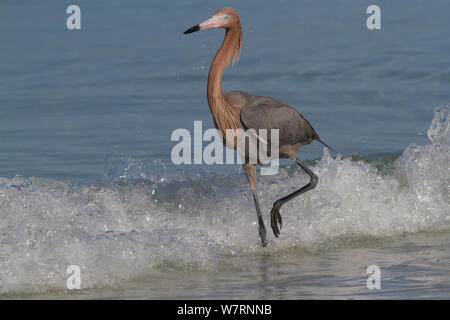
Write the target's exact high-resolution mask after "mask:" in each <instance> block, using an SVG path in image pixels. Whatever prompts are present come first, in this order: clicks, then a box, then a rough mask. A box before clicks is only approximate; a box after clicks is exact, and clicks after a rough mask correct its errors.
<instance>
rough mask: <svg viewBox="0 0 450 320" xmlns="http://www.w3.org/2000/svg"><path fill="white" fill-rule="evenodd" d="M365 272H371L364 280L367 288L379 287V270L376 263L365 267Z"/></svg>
mask: <svg viewBox="0 0 450 320" xmlns="http://www.w3.org/2000/svg"><path fill="white" fill-rule="evenodd" d="M366 273H371V275H370V276H369V277H368V278H367V280H366V286H367V289H370V290H373V289H377V290H379V289H381V270H380V267H379V266H377V265H370V266H368V267H367V269H366Z"/></svg>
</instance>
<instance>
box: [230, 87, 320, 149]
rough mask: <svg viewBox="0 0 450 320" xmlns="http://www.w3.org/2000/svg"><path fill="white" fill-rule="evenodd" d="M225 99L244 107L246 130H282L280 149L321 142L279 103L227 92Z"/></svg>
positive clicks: (295, 113) (299, 117)
mask: <svg viewBox="0 0 450 320" xmlns="http://www.w3.org/2000/svg"><path fill="white" fill-rule="evenodd" d="M225 99H226V100H227V101H229V102H230V103H234V104H236V105H238V106H239V107H241V115H240V117H241V123H242V125H243V127H244V129H246V130H247V129H255V130H259V129H279V139H280V141H279V142H280V146H283V145H295V144H302V145H303V144H308V143H310V142H311V141H313V140H315V139H317V138H319V136H318V134H317V133H316V131H315V130H314V129H313V127H312V126H311V125H310V124H309V122H308V121H307V120H306V119H305V118H304V117H303V116H302V115H301V114H300V113H299V112H298V111H297V110H295V109H294V108H292V107H291V106H289V105H287V104H286V103H284V102H282V101H280V100H277V99H274V98H270V97H262V96H254V95H251V94H248V93H245V92H242V91H230V92H227V93H226V94H225ZM268 137H270V133H268Z"/></svg>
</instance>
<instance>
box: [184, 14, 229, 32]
mask: <svg viewBox="0 0 450 320" xmlns="http://www.w3.org/2000/svg"><path fill="white" fill-rule="evenodd" d="M220 21H222V18H221V17H217V16H212V17H211V18H209V19H208V20H206V21H203V22H202V23H200V24H198V25H196V26H193V27H192V28H189V29H187V30H186V31H185V32H184V34H188V33H192V32H196V31H200V30H206V29H212V28H219V22H220Z"/></svg>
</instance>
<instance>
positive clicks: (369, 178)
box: [0, 106, 450, 293]
mask: <svg viewBox="0 0 450 320" xmlns="http://www.w3.org/2000/svg"><path fill="white" fill-rule="evenodd" d="M449 127H450V112H449V108H448V107H445V106H443V107H440V108H438V109H436V110H435V118H434V119H433V121H432V123H431V125H430V129H429V131H428V136H429V138H430V140H431V144H429V145H425V146H418V145H415V144H411V145H409V146H408V147H407V148H406V149H405V150H404V151H403V153H402V154H401V155H400V157H398V158H397V159H396V160H395V161H391V160H389V159H381V160H380V161H381V162H380V161H378V162H377V165H376V164H375V163H374V162H371V161H365V160H364V159H362V160H355V159H350V158H343V159H342V158H337V159H335V158H332V157H331V156H330V154H329V153H328V152H327V151H326V150H324V153H323V156H322V158H321V159H320V160H319V161H316V162H314V164H313V165H312V168H313V170H314V171H315V172H316V173H317V175H318V176H319V181H320V182H319V185H318V187H317V188H316V189H315V190H314V191H311V192H308V193H306V194H304V195H302V196H301V197H298V198H296V199H294V200H292V201H291V202H289V203H287V204H286V205H284V206H283V207H282V209H281V214H282V216H283V229H282V230H281V236H280V238H279V239H275V238H274V236H273V235H272V233H271V230H270V227H269V226H270V218H269V214H268V213H269V211H270V209H271V205H272V203H273V201H274V200H276V199H277V198H279V197H280V196H282V195H285V194H287V193H288V192H291V191H292V190H294V189H295V188H297V189H298V187H299V186H301V185H304V184H306V183H307V182H308V178H307V176H306V175H305V174H303V173H302V172H301V171H300V170H298V169H297V168H296V167H294V166H289V167H283V168H282V169H280V173H279V174H278V175H277V176H265V177H261V176H259V177H258V192H259V196H260V200H261V206H262V209H263V212H264V218H265V221H266V226H268V227H269V229H268V234H269V241H270V244H269V247H268V248H266V249H263V248H261V246H260V240H259V236H258V232H257V222H256V213H255V209H254V207H253V202H252V198H251V195H250V192H249V188H248V185H247V181H246V180H245V177H244V176H243V175H236V174H234V173H228V174H223V175H218V174H213V173H208V174H204V175H194V176H175V177H168V176H167V177H161V176H159V175H157V174H147V175H145V174H143V173H142V172H141V171H140V170H141V167H142V166H141V165H140V164H139V163H137V162H136V161H133V160H131V161H130V162H129V163H128V167H127V168H126V170H125V171H126V172H128V171H133V173H132V174H122V175H120V176H119V175H118V176H116V178H111V177H109V178H105V179H104V181H101V182H97V183H92V184H88V185H73V184H71V183H69V182H62V181H57V180H51V179H44V178H36V177H32V178H24V177H20V176H16V177H15V178H12V179H7V178H0V293H11V292H40V291H46V290H51V289H61V290H64V289H65V288H66V278H67V277H68V275H67V274H66V270H67V267H68V266H69V265H78V266H80V268H81V275H82V281H81V286H82V288H92V287H105V286H119V285H120V284H121V283H122V282H123V281H126V280H129V279H131V278H134V277H139V276H146V275H150V274H152V272H154V271H155V270H161V269H164V268H167V267H171V268H181V269H186V268H206V269H208V268H214V266H215V265H217V264H218V263H219V262H220V259H221V257H223V256H224V255H239V256H240V257H242V258H243V259H245V256H246V255H249V254H259V253H261V252H268V253H269V254H270V253H274V252H278V251H280V250H286V249H299V248H300V249H306V250H315V249H317V248H323V247H333V246H338V245H342V241H343V240H342V239H345V241H346V242H347V241H358V239H361V238H366V237H369V238H386V237H392V236H399V235H402V234H404V233H413V232H421V231H428V232H434V231H448V230H450V165H449V163H450V148H449V141H450V133H449V132H450V129H449ZM380 164H381V165H380ZM125 171H124V172H125ZM126 172H125V173H126Z"/></svg>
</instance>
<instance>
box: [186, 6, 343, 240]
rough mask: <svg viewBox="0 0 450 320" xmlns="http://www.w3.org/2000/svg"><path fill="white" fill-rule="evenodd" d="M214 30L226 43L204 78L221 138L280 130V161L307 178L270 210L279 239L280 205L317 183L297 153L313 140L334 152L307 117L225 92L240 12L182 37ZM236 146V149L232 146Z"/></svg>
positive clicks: (217, 16)
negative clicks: (221, 31) (294, 166)
mask: <svg viewBox="0 0 450 320" xmlns="http://www.w3.org/2000/svg"><path fill="white" fill-rule="evenodd" d="M213 28H223V29H225V39H224V40H223V43H222V46H221V47H220V49H219V51H217V54H216V56H215V57H214V60H213V62H212V64H211V68H210V69H209V75H208V88H207V97H208V104H209V109H210V110H211V113H212V117H213V119H214V124H215V126H216V128H217V129H218V130H219V131H220V132H221V134H222V136H223V137H225V136H226V130H227V129H233V130H237V129H243V130H248V129H254V130H256V131H258V130H260V129H266V130H270V129H278V130H279V157H280V158H289V159H291V160H293V161H294V162H296V163H297V164H298V165H299V166H300V168H302V169H303V170H304V171H305V172H306V173H307V174H308V175H309V177H310V181H309V183H308V184H307V185H305V186H303V187H301V188H300V189H298V190H297V191H294V192H292V193H291V194H289V195H287V196H285V197H283V198H281V199H278V200H276V201H275V202H274V204H273V207H272V210H271V211H270V220H271V227H272V230H273V233H274V235H275V236H276V237H278V236H279V235H280V229H281V226H282V220H281V215H280V208H281V206H282V205H283V204H285V203H286V202H288V201H289V200H291V199H293V198H295V197H297V196H299V195H301V194H302V193H304V192H306V191H308V190H311V189H314V188H315V186H316V185H317V183H318V178H317V176H316V175H315V174H314V172H312V171H311V170H310V169H309V168H308V167H307V166H306V165H305V164H304V163H303V162H301V161H300V160H298V159H297V155H296V153H297V151H298V149H299V148H300V147H301V146H304V145H306V144H309V143H311V142H312V141H313V140H317V141H319V142H320V143H322V144H324V145H325V146H326V147H327V148H330V149H331V150H333V151H334V149H332V148H331V147H330V146H328V145H327V144H326V143H324V142H323V141H321V140H320V139H319V136H318V134H317V133H316V131H315V130H314V129H313V127H312V126H311V125H310V124H309V122H308V121H307V120H306V119H305V117H303V116H302V115H301V114H300V113H298V112H297V110H295V109H294V108H292V107H291V106H289V105H287V104H286V103H284V102H282V101H280V100H277V99H274V98H270V97H261V96H255V95H251V94H248V93H245V92H242V91H229V92H226V93H223V92H222V73H223V69H224V68H225V67H227V66H228V65H229V64H230V62H231V61H233V64H234V62H235V61H236V60H237V59H238V58H239V54H240V52H241V43H242V27H241V22H240V19H239V15H238V13H237V12H236V10H234V9H233V8H222V9H220V10H218V11H217V12H216V13H214V15H213V16H212V17H211V18H210V19H208V20H206V21H204V22H202V23H200V24H198V25H196V26H193V27H192V28H190V29H188V30H186V31H185V32H184V34H188V33H192V32H196V31H200V30H206V29H213ZM224 143H225V142H224ZM234 147H235V148H236V145H235V146H234ZM334 152H335V151H334ZM243 169H244V172H245V175H246V177H247V179H248V181H249V183H250V187H251V190H252V193H253V200H254V202H255V207H256V213H257V215H258V223H259V235H260V237H261V241H262V245H263V246H266V245H267V238H266V227H265V226H264V221H263V218H262V215H261V209H260V206H259V201H258V197H257V195H256V191H255V189H256V166H255V165H254V164H251V163H244V164H243Z"/></svg>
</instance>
